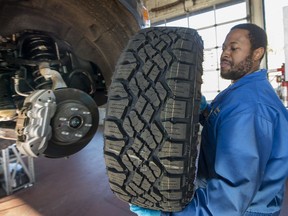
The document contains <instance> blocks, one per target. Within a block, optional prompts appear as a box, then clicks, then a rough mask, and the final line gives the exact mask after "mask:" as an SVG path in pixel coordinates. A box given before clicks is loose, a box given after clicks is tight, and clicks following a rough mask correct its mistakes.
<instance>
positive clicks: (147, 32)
mask: <svg viewBox="0 0 288 216" xmlns="http://www.w3.org/2000/svg"><path fill="white" fill-rule="evenodd" d="M202 62H203V42H202V39H201V38H200V36H199V35H198V33H197V32H196V31H195V30H193V29H187V28H176V27H168V28H166V27H159V28H149V29H143V30H141V31H140V32H139V33H138V34H137V35H135V36H134V37H133V38H132V39H131V40H130V42H129V44H128V46H127V47H126V49H125V50H124V52H123V53H122V55H121V57H120V59H119V61H118V64H117V66H116V71H115V72H114V75H113V80H112V84H111V87H110V90H109V95H108V109H107V114H106V119H105V129H104V136H105V146H104V156H105V163H106V166H107V173H108V177H109V182H110V187H111V189H112V191H113V192H114V193H115V194H116V195H117V197H119V198H120V199H121V200H124V201H126V202H129V203H132V204H135V205H138V206H142V207H146V208H150V209H156V210H163V211H179V210H181V209H182V208H183V207H184V206H185V205H186V204H187V203H188V202H189V201H190V200H191V198H192V197H193V194H194V186H195V177H196V170H197V158H198V153H199V146H198V145H199V142H198V130H199V123H198V121H199V105H200V100H201V83H202V78H201V75H202V73H203V69H202Z"/></svg>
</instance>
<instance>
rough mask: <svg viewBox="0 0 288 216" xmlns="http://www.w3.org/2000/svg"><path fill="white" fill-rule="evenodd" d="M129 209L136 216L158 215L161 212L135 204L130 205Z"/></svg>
mask: <svg viewBox="0 0 288 216" xmlns="http://www.w3.org/2000/svg"><path fill="white" fill-rule="evenodd" d="M130 211H132V212H134V213H135V214H137V215H138V216H160V215H161V212H160V211H157V210H152V209H146V208H142V207H139V206H136V205H130Z"/></svg>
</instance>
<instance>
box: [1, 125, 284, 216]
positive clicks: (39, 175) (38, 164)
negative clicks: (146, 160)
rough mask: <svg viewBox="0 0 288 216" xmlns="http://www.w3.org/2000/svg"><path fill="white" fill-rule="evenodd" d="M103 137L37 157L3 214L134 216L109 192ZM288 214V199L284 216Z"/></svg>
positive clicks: (6, 198) (3, 202) (4, 201)
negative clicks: (65, 153) (60, 155)
mask: <svg viewBox="0 0 288 216" xmlns="http://www.w3.org/2000/svg"><path fill="white" fill-rule="evenodd" d="M102 136H103V128H102V127H100V128H99V130H98V132H97V134H96V136H95V138H94V139H93V140H92V142H91V144H90V145H88V146H87V147H86V148H84V149H83V150H82V151H80V152H79V153H77V154H75V155H74V156H71V157H70V158H68V159H47V158H37V159H35V176H36V183H35V184H34V185H33V186H32V187H30V188H26V189H22V190H19V191H17V192H15V193H14V194H13V195H10V196H2V198H1V197H0V215H5V216H40V215H43V216H64V215H65V216H66V215H67V216H79V215H81V216H114V215H117V216H133V215H134V214H132V213H131V212H130V211H129V206H128V204H126V203H124V202H122V201H120V200H118V199H117V198H116V197H115V196H114V195H113V194H112V192H111V191H110V188H109V185H108V179H107V176H106V173H105V164H104V158H103V153H102V149H103V137H102ZM2 195H3V191H2ZM287 197H288V193H287ZM287 215H288V200H285V204H284V208H283V211H282V214H281V216H287Z"/></svg>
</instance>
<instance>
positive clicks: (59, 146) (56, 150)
mask: <svg viewBox="0 0 288 216" xmlns="http://www.w3.org/2000/svg"><path fill="white" fill-rule="evenodd" d="M54 94H55V96H56V104H57V109H56V112H55V114H54V116H53V118H52V119H51V123H50V125H51V127H52V138H51V139H50V140H49V141H48V146H47V148H46V150H45V151H44V155H45V156H46V157H53V158H58V157H66V156H69V155H71V154H74V153H76V152H78V151H80V150H81V149H82V148H84V147H85V146H86V145H87V144H88V143H89V142H90V141H91V139H92V138H93V136H94V134H95V133H96V131H97V128H98V124H99V112H98V107H97V105H96V103H95V101H94V100H93V99H92V98H91V97H90V96H89V95H88V94H87V93H85V92H83V91H81V90H78V89H71V88H65V89H57V90H55V91H54Z"/></svg>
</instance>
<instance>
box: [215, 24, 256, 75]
mask: <svg viewBox="0 0 288 216" xmlns="http://www.w3.org/2000/svg"><path fill="white" fill-rule="evenodd" d="M248 33H249V32H248V31H247V30H244V29H234V30H232V31H230V32H229V34H228V35H227V37H226V39H225V41H224V43H223V47H222V50H223V51H222V54H221V59H220V60H221V62H220V66H221V77H222V78H224V79H230V80H233V81H236V80H238V79H240V78H241V77H243V76H244V75H245V74H248V73H251V72H253V71H254V69H255V65H254V63H253V59H252V52H251V44H250V40H249V36H248Z"/></svg>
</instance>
